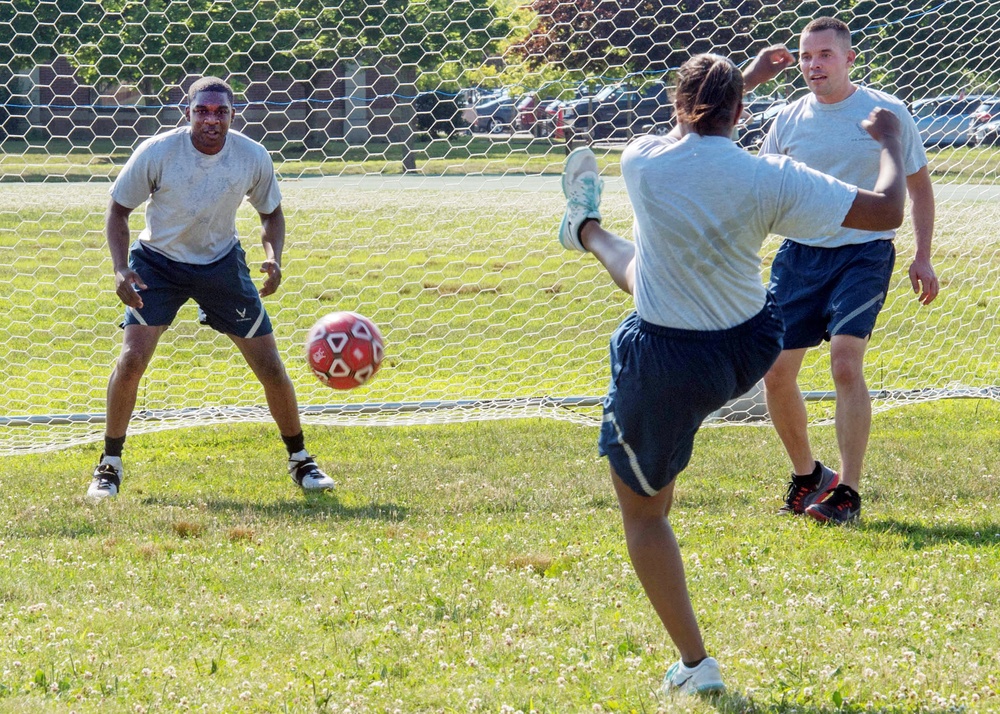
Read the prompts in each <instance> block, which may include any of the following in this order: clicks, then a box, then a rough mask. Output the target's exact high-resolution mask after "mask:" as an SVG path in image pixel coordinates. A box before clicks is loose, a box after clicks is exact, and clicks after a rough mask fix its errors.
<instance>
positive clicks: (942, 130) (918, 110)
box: [910, 94, 998, 146]
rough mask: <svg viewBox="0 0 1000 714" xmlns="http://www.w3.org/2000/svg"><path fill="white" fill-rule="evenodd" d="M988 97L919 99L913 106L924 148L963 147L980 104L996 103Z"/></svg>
mask: <svg viewBox="0 0 1000 714" xmlns="http://www.w3.org/2000/svg"><path fill="white" fill-rule="evenodd" d="M997 99H998V98H997V97H994V96H992V95H987V94H972V95H953V96H944V97H929V98H926V99H918V100H917V101H915V102H913V103H912V104H911V105H910V111H911V113H912V114H913V118H914V120H915V121H916V122H917V129H918V130H919V131H920V138H921V140H922V141H923V143H924V146H963V145H965V144H966V143H967V142H968V141H969V120H970V119H971V117H972V115H973V113H974V112H975V111H976V110H977V109H978V108H979V106H980V105H981V104H983V103H984V102H988V101H994V100H997Z"/></svg>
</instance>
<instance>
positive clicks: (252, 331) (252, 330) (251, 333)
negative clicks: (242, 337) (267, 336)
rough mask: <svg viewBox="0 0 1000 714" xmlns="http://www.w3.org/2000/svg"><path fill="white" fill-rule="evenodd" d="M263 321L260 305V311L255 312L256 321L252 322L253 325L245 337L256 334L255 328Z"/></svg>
mask: <svg viewBox="0 0 1000 714" xmlns="http://www.w3.org/2000/svg"><path fill="white" fill-rule="evenodd" d="M263 321H264V306H263V305H261V306H260V312H258V313H257V322H255V323H253V327H251V328H250V332H248V333H247V338H250V337H253V336H254V335H255V334H257V330H259V329H260V323H262V322H263Z"/></svg>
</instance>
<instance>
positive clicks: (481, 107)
mask: <svg viewBox="0 0 1000 714" xmlns="http://www.w3.org/2000/svg"><path fill="white" fill-rule="evenodd" d="M516 116H517V107H516V106H515V102H514V99H512V98H511V96H510V95H509V94H507V92H506V91H504V92H503V93H501V94H499V95H496V96H491V97H487V98H485V99H483V100H481V101H479V102H478V103H477V104H476V105H475V106H472V107H469V108H467V109H465V110H464V111H463V112H462V118H463V119H464V120H465V121H466V123H467V124H468V125H469V129H470V130H471V131H473V132H477V133H490V132H495V131H502V130H504V129H506V130H510V129H512V128H513V124H514V118H515V117H516Z"/></svg>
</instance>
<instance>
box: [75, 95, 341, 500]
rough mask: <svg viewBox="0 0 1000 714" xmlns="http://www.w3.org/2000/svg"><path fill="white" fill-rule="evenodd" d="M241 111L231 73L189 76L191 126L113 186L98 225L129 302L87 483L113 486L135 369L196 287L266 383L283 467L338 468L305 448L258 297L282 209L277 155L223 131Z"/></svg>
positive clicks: (307, 474)
mask: <svg viewBox="0 0 1000 714" xmlns="http://www.w3.org/2000/svg"><path fill="white" fill-rule="evenodd" d="M235 114H236V112H235V109H234V108H233V90H232V89H231V88H230V87H229V85H228V84H227V83H226V82H223V81H222V80H220V79H215V78H213V77H204V78H202V79H199V80H197V81H196V82H195V83H194V84H192V85H191V88H190V89H189V91H188V106H187V108H186V109H185V116H186V117H187V119H188V121H189V125H188V126H183V127H180V128H177V129H173V130H171V131H167V132H164V133H162V134H159V135H157V136H154V137H152V138H150V139H147V140H146V141H144V142H143V143H142V144H140V145H139V147H138V148H137V149H136V150H135V153H133V154H132V156H131V157H130V158H129V160H128V162H127V163H126V164H125V167H124V168H123V169H122V171H121V173H120V174H119V175H118V178H117V179H116V180H115V182H114V185H113V186H112V187H111V201H110V203H109V205H108V211H107V215H106V217H105V233H106V236H107V241H108V248H109V249H110V251H111V260H112V264H113V266H114V271H115V284H116V292H117V294H118V297H119V299H120V300H121V301H122V302H123V303H124V304H125V320H124V322H123V323H122V326H123V328H124V333H125V336H124V340H123V343H122V349H121V354H120V355H119V357H118V361H117V363H116V364H115V368H114V371H113V372H112V373H111V379H110V381H109V383H108V397H107V425H106V428H105V436H104V453H103V454H102V455H101V461H100V463H99V464H98V465H97V468H96V469H95V470H94V475H93V479H92V480H91V484H90V488H89V489H88V491H87V495H88V496H89V497H90V498H91V499H94V500H101V499H105V498H108V497H111V496H116V495H117V494H118V491H119V490H120V489H121V481H122V476H123V469H122V459H121V455H122V447H123V446H124V443H125V434H126V430H127V429H128V423H129V420H130V419H131V416H132V411H133V409H134V408H135V402H136V397H137V394H138V390H139V380H140V379H141V378H142V375H143V373H144V372H145V371H146V367H147V365H148V364H149V361H150V359H151V358H152V357H153V352H154V351H155V350H156V345H157V342H158V341H159V339H160V336H161V335H162V334H163V333H164V332H165V331H166V329H167V328H168V327H169V326H170V323H171V322H172V321H173V319H174V317H175V316H176V314H177V311H178V309H180V307H181V305H183V304H184V303H185V302H187V301H188V300H189V299H192V298H193V299H194V300H195V301H196V302H197V303H198V305H199V307H200V308H201V310H202V311H203V312H204V314H205V316H206V319H207V321H208V324H209V325H211V326H212V328H214V329H215V330H217V331H219V332H223V333H225V334H226V335H227V336H228V337H229V338H230V339H231V340H232V341H233V342H234V343H235V344H236V346H237V347H238V348H239V350H240V352H241V353H242V354H243V357H244V359H246V361H247V364H248V365H249V366H250V369H251V370H253V373H254V375H255V376H256V377H257V379H258V380H260V383H261V384H262V385H263V387H264V394H265V397H266V399H267V405H268V408H269V409H270V411H271V416H272V417H273V418H274V421H275V422H276V423H277V425H278V429H279V431H280V432H281V436H282V439H283V440H284V442H285V446H286V448H287V450H288V454H289V460H288V469H289V472H290V473H291V476H292V478H293V479H294V480H295V482H296V483H297V484H298V485H299V486H301V487H302V488H303V489H305V490H309V491H316V490H324V489H328V488H332V487H333V480H332V479H331V478H330V477H329V476H327V475H326V474H325V473H323V471H321V470H320V468H319V467H318V466H317V465H316V462H315V461H314V460H313V459H312V457H311V456H310V455H309V452H308V451H306V449H305V444H304V439H303V435H302V426H301V424H300V422H299V412H298V404H297V402H296V398H295V388H294V387H293V385H292V381H291V380H290V379H289V378H288V373H287V372H286V371H285V366H284V364H283V363H282V361H281V355H280V354H279V353H278V348H277V345H276V344H275V340H274V334H273V333H272V330H271V321H270V320H269V318H268V316H267V311H266V310H265V309H264V305H263V303H262V302H261V298H262V297H266V296H268V295H271V294H272V293H274V292H275V291H276V290H277V289H278V286H279V285H280V284H281V252H282V248H283V247H284V243H285V217H284V214H283V213H282V210H281V193H280V192H279V190H278V182H277V179H276V178H275V175H274V165H273V163H272V162H271V158H270V156H268V154H267V150H266V149H264V147H263V146H261V145H260V144H258V143H257V142H255V141H253V140H251V139H249V138H248V137H246V136H244V135H242V134H240V133H239V132H237V131H230V129H229V127H230V123H231V122H232V120H233V117H234V116H235ZM244 196H246V197H247V198H248V199H249V201H250V204H251V205H252V206H253V207H254V208H255V209H256V210H257V212H258V214H259V215H260V222H261V228H262V230H261V240H262V242H263V244H264V255H265V260H264V262H263V264H262V265H261V268H260V270H261V272H262V273H266V274H267V277H266V278H265V279H264V285H263V287H261V288H260V290H259V291H258V290H257V289H256V288H255V286H254V284H253V281H252V279H251V277H250V270H249V268H248V267H247V264H246V256H245V254H244V252H243V248H242V247H241V246H240V242H239V236H238V234H237V232H236V211H237V209H238V208H239V206H240V204H241V203H242V201H243V197H244ZM143 203H145V204H146V226H145V229H144V230H143V231H142V233H141V234H140V235H139V238H138V240H137V241H136V242H135V243H134V244H133V245H132V247H131V250H130V249H129V233H130V231H129V216H130V214H131V213H132V211H133V210H135V209H136V208H138V207H139V206H140V205H142V204H143Z"/></svg>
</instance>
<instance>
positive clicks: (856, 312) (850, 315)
mask: <svg viewBox="0 0 1000 714" xmlns="http://www.w3.org/2000/svg"><path fill="white" fill-rule="evenodd" d="M883 297H885V293H879V294H878V295H876V296H875V297H873V298H872V299H871V300H869V301H868V302H866V303H865V304H864V305H862V306H861V307H859V308H856V309H855V310H854V311H853V312H849V313H848V314H847V315H845V316H844V319H843V320H841V321H840V322H838V323H837V324H836V325H834V326H833V328H831V330H830V335H831V336H833V335H836V334H837V330H839V329H840V328H841V327H843V326H844V324H845V323H848V322H850V321H851V320H853V319H854V318H855V317H857V316H858V315H860V314H861V313H863V312H864V311H865V310H867V309H868V308H870V307H871V306H872V305H874V304H875V303H877V302H878V301H879V300H881V299H882V298H883Z"/></svg>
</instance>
